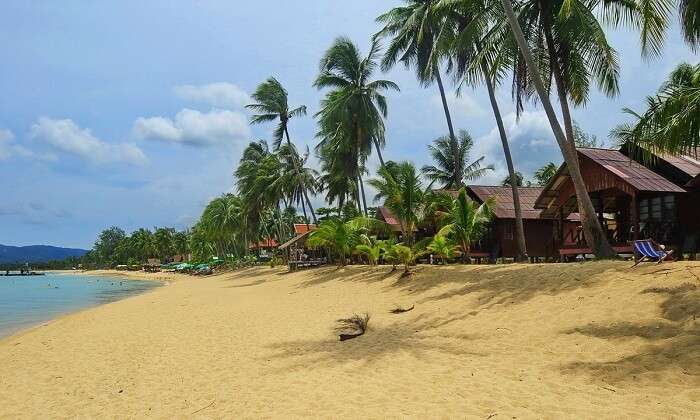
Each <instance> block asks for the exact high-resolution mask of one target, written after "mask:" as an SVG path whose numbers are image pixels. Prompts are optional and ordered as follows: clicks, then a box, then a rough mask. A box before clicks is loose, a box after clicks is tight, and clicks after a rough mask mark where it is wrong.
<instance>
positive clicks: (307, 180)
mask: <svg viewBox="0 0 700 420" xmlns="http://www.w3.org/2000/svg"><path fill="white" fill-rule="evenodd" d="M277 157H278V158H279V162H280V163H281V164H282V167H281V172H280V174H279V176H278V177H277V179H270V182H271V183H270V184H268V185H270V186H272V187H279V188H280V190H281V191H283V192H286V195H287V196H288V197H289V201H290V203H297V204H299V203H301V208H302V211H303V213H304V219H306V223H307V224H308V223H309V219H308V217H307V215H306V206H305V205H304V197H305V196H304V192H305V191H311V192H312V193H313V192H315V191H316V190H317V187H318V182H317V181H316V180H317V179H318V177H319V175H318V172H316V170H314V169H312V168H309V167H307V166H306V163H307V161H308V159H309V151H308V150H307V151H306V153H305V154H304V156H303V157H302V156H299V154H298V153H297V151H296V149H295V148H294V146H290V145H285V146H282V147H280V149H279V150H278V152H277ZM292 168H295V170H293V171H290V169H292ZM302 185H303V186H305V187H306V189H304V190H303V189H302ZM314 217H315V216H314ZM314 220H315V219H314Z"/></svg>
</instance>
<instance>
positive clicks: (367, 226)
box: [307, 217, 385, 267]
mask: <svg viewBox="0 0 700 420" xmlns="http://www.w3.org/2000/svg"><path fill="white" fill-rule="evenodd" d="M384 228H385V223H384V222H382V221H380V220H377V219H371V218H367V217H356V218H354V219H351V220H349V221H347V222H343V221H342V220H340V219H337V218H333V219H328V220H325V221H323V222H321V224H320V225H319V227H318V229H316V230H314V231H313V232H311V233H310V234H309V240H308V241H307V244H308V245H309V246H310V247H312V248H317V247H327V248H330V249H331V250H333V251H335V252H336V253H337V255H338V257H339V265H340V266H341V267H343V266H345V265H346V264H347V257H348V256H349V255H350V254H351V253H352V251H353V250H355V249H356V246H357V245H359V244H361V237H362V235H363V234H364V235H366V234H367V233H368V232H369V231H370V230H381V229H384Z"/></svg>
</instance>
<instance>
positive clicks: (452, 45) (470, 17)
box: [434, 0, 527, 261]
mask: <svg viewBox="0 0 700 420" xmlns="http://www.w3.org/2000/svg"><path fill="white" fill-rule="evenodd" d="M434 7H435V9H436V11H437V12H438V13H439V14H440V15H442V16H444V19H445V21H444V22H445V24H444V26H443V29H442V31H441V32H440V37H439V39H438V43H439V47H438V50H443V51H445V52H444V53H443V54H445V55H447V56H448V57H449V63H450V66H451V67H454V70H455V78H457V79H459V80H460V87H461V86H462V84H469V85H472V86H474V85H476V84H478V83H479V82H483V83H484V85H485V86H486V91H487V93H488V96H489V102H490V104H491V109H492V111H493V116H494V119H495V121H496V127H497V128H498V134H499V137H500V140H501V146H502V148H503V155H504V157H505V160H506V167H507V168H508V174H509V177H510V179H512V180H516V179H517V178H516V172H517V171H516V170H515V164H514V163H513V157H512V155H511V152H510V144H509V142H508V136H507V134H506V128H505V125H504V123H503V118H502V116H501V110H500V107H499V105H498V100H497V99H496V93H495V86H496V85H497V82H498V77H497V76H498V75H499V73H500V72H501V68H500V67H501V64H500V63H499V62H498V61H495V62H494V59H493V57H492V56H493V54H491V55H485V54H484V51H485V50H487V49H485V48H484V45H483V44H484V37H485V36H486V35H487V34H488V33H489V32H490V31H491V30H492V28H490V27H489V25H490V24H491V23H492V22H497V21H498V17H496V18H494V16H493V15H494V7H492V6H491V5H490V3H488V2H482V1H477V0H441V1H440V2H439V3H438V4H436V5H435V6H434ZM501 45H502V47H503V43H502V44H501ZM488 58H491V59H490V60H489V59H488ZM511 194H512V195H513V203H514V212H515V237H516V243H517V247H518V254H517V257H516V260H517V261H526V260H527V245H526V243H525V229H524V227H523V216H522V206H521V204H520V191H519V190H518V185H517V184H516V183H515V182H513V183H511Z"/></svg>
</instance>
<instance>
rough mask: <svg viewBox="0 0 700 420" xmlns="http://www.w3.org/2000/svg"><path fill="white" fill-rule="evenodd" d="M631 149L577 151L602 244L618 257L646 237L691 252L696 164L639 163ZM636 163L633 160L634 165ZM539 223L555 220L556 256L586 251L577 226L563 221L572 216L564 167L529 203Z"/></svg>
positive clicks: (680, 160) (697, 201)
mask: <svg viewBox="0 0 700 420" xmlns="http://www.w3.org/2000/svg"><path fill="white" fill-rule="evenodd" d="M636 152H638V150H634V149H632V148H631V147H622V148H621V149H620V150H610V149H591V148H580V149H578V157H579V166H580V169H581V174H582V176H583V179H584V182H585V184H586V189H587V191H588V193H589V194H590V196H591V200H592V201H593V206H594V207H595V209H596V213H597V216H598V219H599V220H600V222H601V224H602V226H603V229H604V231H605V232H606V234H607V236H608V240H609V241H610V243H611V244H612V245H613V247H614V249H615V250H616V251H618V252H620V253H626V252H631V251H632V249H631V246H630V241H631V240H634V239H641V238H652V239H654V240H656V241H658V242H660V243H664V244H667V245H670V246H671V247H673V248H675V249H679V250H681V251H683V252H689V253H694V252H697V238H698V233H699V231H700V218H698V217H697V215H696V214H694V213H695V212H696V211H697V209H698V208H700V188H699V186H698V185H697V184H695V182H696V180H697V177H698V176H699V175H700V161H698V160H696V159H694V158H692V157H690V156H678V157H675V156H655V157H654V159H652V160H651V161H650V163H647V164H643V163H642V162H645V163H646V161H643V160H642V159H640V158H639V157H640V156H641V155H640V153H636ZM635 159H636V160H635ZM534 207H535V208H536V209H541V210H542V213H541V217H542V218H543V219H551V220H554V221H555V224H554V226H555V229H554V242H555V243H556V244H557V248H558V249H559V253H560V254H561V255H562V256H566V255H576V254H583V253H587V252H590V249H589V248H588V246H587V244H586V243H585V239H584V238H583V234H582V229H581V228H580V226H574V227H573V228H572V227H571V226H567V224H566V223H563V221H564V220H565V219H566V218H567V217H568V216H569V215H571V214H573V213H575V212H576V211H578V203H577V200H576V194H575V191H574V187H573V184H572V182H571V178H570V176H569V173H568V169H567V166H566V164H563V165H562V166H561V167H560V168H559V170H558V171H557V173H556V175H555V176H554V177H553V178H552V179H551V180H550V182H549V183H548V184H547V185H546V186H545V188H544V189H543V191H542V192H541V194H540V195H539V197H537V199H536V202H535V204H534Z"/></svg>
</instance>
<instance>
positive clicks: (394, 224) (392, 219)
mask: <svg viewBox="0 0 700 420" xmlns="http://www.w3.org/2000/svg"><path fill="white" fill-rule="evenodd" d="M378 210H379V215H378V216H380V217H379V218H380V219H382V220H384V221H385V222H386V224H388V225H389V227H390V228H391V230H393V231H395V232H401V224H400V223H399V219H397V218H396V216H394V213H392V212H391V210H389V209H388V208H386V207H384V206H379V208H378Z"/></svg>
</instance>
